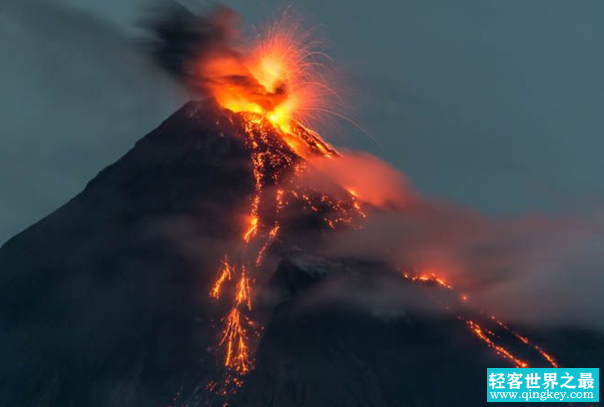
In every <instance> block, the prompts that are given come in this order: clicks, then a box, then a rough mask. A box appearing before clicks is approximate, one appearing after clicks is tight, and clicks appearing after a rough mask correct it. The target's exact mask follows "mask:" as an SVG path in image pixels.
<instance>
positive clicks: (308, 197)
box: [208, 112, 365, 397]
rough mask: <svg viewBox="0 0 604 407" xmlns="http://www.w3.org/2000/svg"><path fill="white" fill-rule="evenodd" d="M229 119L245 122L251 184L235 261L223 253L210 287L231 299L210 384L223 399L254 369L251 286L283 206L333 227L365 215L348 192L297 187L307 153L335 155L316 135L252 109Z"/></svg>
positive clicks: (232, 252) (277, 230)
mask: <svg viewBox="0 0 604 407" xmlns="http://www.w3.org/2000/svg"><path fill="white" fill-rule="evenodd" d="M233 120H234V121H235V120H242V122H243V131H242V133H241V136H242V137H243V141H244V144H245V146H246V148H247V150H248V152H249V153H250V156H251V172H252V174H253V180H254V185H253V191H252V193H251V196H250V198H249V199H250V201H249V209H248V211H249V212H247V213H249V215H248V216H247V217H246V219H245V221H244V222H242V230H241V235H240V236H241V237H240V240H238V242H237V243H235V244H234V245H233V247H232V248H231V250H230V251H229V252H230V255H229V258H231V259H233V258H237V261H236V262H229V258H227V257H226V256H225V259H224V261H223V263H222V265H221V266H220V269H219V271H218V275H217V278H216V280H215V282H214V284H213V285H212V287H211V288H210V291H209V295H210V297H211V298H213V299H215V300H221V302H222V301H223V299H224V300H225V301H230V307H229V308H228V309H229V311H228V313H226V315H225V316H224V317H223V318H222V324H223V327H222V331H221V335H220V340H219V349H220V353H219V354H220V355H221V358H222V357H223V359H222V361H223V362H222V365H223V367H224V372H223V374H224V377H223V379H222V380H221V381H219V382H218V384H216V383H214V384H213V385H211V386H209V387H208V390H209V391H212V392H213V393H214V394H216V395H219V396H224V397H226V396H228V395H229V394H230V393H231V392H233V391H235V390H236V389H237V388H238V387H240V386H241V385H242V384H243V379H244V376H245V375H246V374H247V373H249V372H250V371H251V370H252V369H253V368H254V363H253V347H254V343H255V340H256V339H257V338H258V337H259V336H260V332H261V326H259V325H258V324H256V323H255V322H254V321H253V319H252V318H253V315H252V285H253V282H254V276H255V275H257V273H258V272H260V270H261V267H262V264H263V261H264V259H265V257H266V254H267V252H268V251H269V248H270V247H271V245H272V244H273V243H274V242H275V241H276V240H277V238H278V236H279V233H281V232H282V230H283V229H284V225H282V220H283V219H282V218H284V219H287V216H292V215H291V213H289V214H284V213H283V212H284V209H285V208H286V207H287V206H288V205H291V204H292V203H293V202H295V203H297V204H298V206H297V208H300V209H303V208H310V210H311V211H312V212H313V213H314V212H317V215H318V219H320V220H321V221H322V222H323V224H324V225H325V226H326V227H331V228H334V229H335V228H336V227H337V226H338V225H340V224H346V225H348V224H350V223H352V222H353V220H354V219H356V218H361V217H364V216H365V214H364V213H363V212H362V210H361V205H360V203H359V202H358V201H357V199H356V198H355V197H354V196H353V195H352V194H350V193H349V192H348V191H346V190H342V191H341V193H340V195H341V197H340V198H339V199H335V198H332V197H330V196H328V195H325V194H321V193H319V192H317V191H315V190H313V189H312V188H310V187H307V186H301V185H300V184H301V182H300V177H301V175H303V174H304V172H305V170H306V168H307V166H306V161H305V158H306V157H308V156H309V155H318V156H321V157H329V158H337V157H338V154H337V152H336V151H335V150H334V149H332V148H331V147H330V146H329V145H328V144H327V143H325V142H324V141H323V140H322V139H321V138H320V137H319V136H318V135H317V134H316V133H314V132H312V131H310V130H308V129H306V128H304V127H303V126H302V125H300V124H298V123H295V122H291V123H290V124H288V126H287V129H288V131H289V133H286V132H285V131H284V127H282V126H276V125H274V124H273V123H271V122H270V121H268V120H267V119H266V118H265V117H264V116H262V115H259V114H255V113H250V112H245V113H241V114H238V115H235V116H233ZM313 208H314V209H313ZM315 209H316V211H315ZM300 215H304V214H303V213H302V214H300ZM357 215H358V216H357ZM294 216H299V215H294ZM304 216H306V215H304ZM227 294H228V295H227ZM225 297H226V298H225Z"/></svg>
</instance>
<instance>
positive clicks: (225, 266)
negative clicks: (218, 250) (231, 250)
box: [210, 256, 233, 299]
mask: <svg viewBox="0 0 604 407" xmlns="http://www.w3.org/2000/svg"><path fill="white" fill-rule="evenodd" d="M232 278H233V266H231V265H230V264H229V260H228V259H227V257H226V256H225V258H224V261H223V262H222V266H221V267H220V270H219V272H218V278H217V279H216V282H215V283H214V285H213V286H212V289H211V290H210V297H212V298H214V299H218V298H220V290H221V289H222V286H223V284H224V283H225V282H226V281H230V280H231V279H232Z"/></svg>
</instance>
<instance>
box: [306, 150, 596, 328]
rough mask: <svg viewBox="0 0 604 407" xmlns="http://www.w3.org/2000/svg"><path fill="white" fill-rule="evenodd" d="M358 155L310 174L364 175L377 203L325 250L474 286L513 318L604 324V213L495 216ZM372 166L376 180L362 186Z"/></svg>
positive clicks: (482, 301)
mask: <svg viewBox="0 0 604 407" xmlns="http://www.w3.org/2000/svg"><path fill="white" fill-rule="evenodd" d="M352 157H354V158H353V159H352V161H351V162H347V160H342V161H341V164H340V163H339V161H340V160H331V163H330V164H329V165H328V166H322V165H319V166H315V167H314V171H315V173H314V175H312V176H311V177H313V178H316V179H319V178H331V179H335V180H336V183H339V184H340V185H341V186H345V187H347V185H349V184H350V183H354V178H355V177H357V178H358V185H360V186H359V187H358V192H359V196H360V199H361V200H365V201H366V202H368V203H371V204H373V205H374V206H373V208H372V209H368V217H367V219H366V221H365V225H364V228H363V229H362V230H360V231H357V230H354V231H352V230H351V231H347V232H342V233H339V234H337V235H336V236H335V237H334V238H333V239H330V240H328V242H327V243H328V247H326V248H325V252H326V253H327V254H330V255H337V256H361V257H368V258H378V259H387V260H388V261H389V262H390V263H391V264H392V265H393V266H395V267H397V268H398V269H399V270H401V271H402V270H406V271H412V270H414V269H416V270H421V271H433V272H436V273H437V274H439V275H440V276H442V277H443V278H444V279H445V280H447V281H449V282H450V283H451V284H452V285H453V286H454V287H455V288H456V289H458V290H459V291H460V292H465V293H467V294H469V296H470V299H471V304H474V305H475V306H476V307H478V308H484V309H486V310H488V311H490V312H493V313H496V314H497V315H498V316H500V317H502V318H506V319H508V320H510V321H518V322H529V323H546V324H552V323H553V324H562V325H565V324H580V325H586V326H591V325H593V324H594V322H595V323H596V324H597V325H599V326H600V327H604V318H602V314H601V309H604V297H602V296H601V294H600V291H601V287H602V286H603V284H604V224H603V223H602V219H601V218H600V217H588V216H581V215H578V214H571V215H565V216H562V215H560V216H556V217H552V216H550V217H545V216H541V215H527V216H519V217H516V218H509V219H496V218H490V217H488V216H486V215H483V214H481V213H479V212H477V211H475V210H472V209H469V208H466V207H461V206H457V205H454V204H451V203H447V202H441V201H435V200H430V199H426V198H425V197H421V196H419V195H418V194H417V192H415V191H414V190H413V189H412V188H411V187H410V184H409V182H408V180H407V178H406V177H405V176H404V175H403V174H400V173H397V172H396V171H395V170H394V169H393V168H392V167H390V166H389V165H388V164H386V163H383V162H380V161H379V159H377V158H375V157H372V156H368V155H365V154H357V155H354V154H353V155H352ZM325 171H329V172H331V173H330V174H328V173H327V172H325ZM334 174H335V175H334ZM368 174H369V175H370V177H369V179H373V180H375V182H374V183H373V184H371V183H368V184H367V185H366V187H365V189H363V188H362V187H361V186H362V185H364V184H365V182H364V181H363V180H364V179H365V178H366V177H367V175H368ZM396 195H398V198H397V197H396ZM365 197H367V199H364V198H365ZM380 202H381V203H382V205H379V203H380ZM392 202H396V203H398V205H392Z"/></svg>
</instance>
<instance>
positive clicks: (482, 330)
mask: <svg viewBox="0 0 604 407" xmlns="http://www.w3.org/2000/svg"><path fill="white" fill-rule="evenodd" d="M403 277H404V278H405V279H406V280H409V281H412V282H419V283H430V284H434V285H437V286H440V287H442V288H445V289H447V290H451V291H453V287H452V286H451V285H450V284H449V283H447V282H446V281H445V280H444V279H443V278H441V277H439V276H438V275H437V274H436V273H433V272H430V273H427V272H423V273H414V274H411V273H409V272H403ZM458 299H459V300H460V301H461V302H467V301H468V296H467V295H466V294H461V295H459V296H458ZM444 308H445V309H446V310H447V311H450V312H451V310H452V307H451V306H449V305H445V306H444ZM481 313H482V311H481ZM456 317H457V318H458V319H459V320H461V321H463V322H464V323H465V324H466V325H467V326H468V328H469V329H470V332H472V333H473V334H474V335H475V336H476V337H477V338H478V339H480V340H481V341H482V342H484V343H485V344H486V345H487V346H488V347H489V348H491V349H493V350H494V351H495V352H496V353H497V354H498V355H500V356H502V357H504V358H505V359H507V360H509V361H511V362H512V363H513V364H514V365H515V366H516V367H529V364H528V362H526V361H525V360H523V359H521V358H520V357H518V356H515V355H514V354H513V353H512V352H511V351H510V350H508V349H506V348H505V347H504V346H502V345H499V344H497V343H496V342H495V339H494V338H496V337H497V335H496V334H495V333H494V332H493V331H492V330H489V329H488V328H486V327H484V326H482V325H480V324H479V323H478V322H476V321H474V320H470V319H466V318H464V317H462V316H461V315H456ZM491 320H492V321H493V322H494V323H496V324H497V325H498V326H499V327H501V328H503V329H504V330H505V331H507V332H508V333H509V334H511V335H512V336H513V337H514V338H516V339H517V340H519V341H520V342H521V343H522V344H524V345H526V346H528V347H531V348H533V349H534V350H536V351H537V352H538V353H539V354H540V355H541V357H543V359H544V360H546V361H547V362H548V363H549V364H550V365H551V366H552V367H555V368H558V367H560V365H559V364H558V362H557V361H556V359H555V358H554V357H553V356H552V355H550V354H549V353H547V352H546V351H545V350H543V349H542V348H541V347H540V346H539V345H537V344H535V343H533V342H532V341H530V340H529V339H528V338H527V337H525V336H523V335H520V334H519V333H517V332H516V331H514V330H512V329H511V328H510V327H509V326H507V325H506V324H505V323H503V322H502V321H500V320H498V319H497V318H495V317H494V316H491Z"/></svg>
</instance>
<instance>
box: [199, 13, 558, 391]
mask: <svg viewBox="0 0 604 407" xmlns="http://www.w3.org/2000/svg"><path fill="white" fill-rule="evenodd" d="M315 45H316V43H313V42H312V41H308V36H307V35H300V33H299V30H296V29H295V27H293V28H292V27H291V26H290V25H288V24H287V21H284V22H281V23H278V24H276V25H274V26H272V27H270V28H269V30H268V31H267V33H266V34H265V35H263V36H261V37H260V38H259V40H258V41H257V42H256V43H255V44H254V46H252V48H251V50H250V52H248V53H244V54H243V57H242V56H241V55H238V54H237V55H230V54H220V55H217V57H216V58H215V59H210V60H204V61H203V63H202V64H200V65H199V66H198V69H199V70H200V71H201V72H202V73H203V74H202V76H203V77H204V78H205V79H206V80H207V81H208V83H207V84H205V86H206V87H207V88H208V89H209V91H210V93H211V95H212V96H213V97H214V98H215V99H216V100H217V102H218V103H219V104H220V105H221V106H222V107H223V108H225V109H228V110H230V111H232V112H234V113H235V116H237V117H238V118H240V119H242V120H243V123H244V126H243V127H244V128H243V130H242V132H241V134H240V136H241V137H242V139H243V142H244V145H245V147H246V149H247V150H248V151H249V153H250V156H251V163H250V165H251V169H252V172H253V179H254V187H253V192H252V194H251V197H250V201H249V209H248V210H247V211H246V213H247V216H246V219H245V220H244V221H243V222H242V225H241V235H240V236H241V238H240V241H238V242H237V245H236V247H233V248H232V250H231V252H230V253H229V254H228V257H227V256H225V259H224V261H223V262H222V264H221V266H220V269H219V271H218V275H217V278H216V280H215V282H214V284H213V286H212V287H211V288H210V291H209V295H210V297H211V298H212V299H215V300H220V301H222V300H223V298H224V297H227V301H230V304H229V311H228V312H227V313H226V316H224V318H223V319H222V322H223V324H224V327H223V329H222V333H221V335H220V338H219V349H220V352H221V353H222V354H223V359H222V360H223V361H224V362H223V366H224V368H225V370H226V374H225V377H224V380H223V381H222V383H217V382H214V381H213V382H210V383H208V386H207V387H206V388H207V389H209V390H210V391H213V392H217V393H218V394H221V395H228V394H229V393H230V392H231V391H234V390H235V389H236V388H237V387H240V386H241V385H242V383H243V381H242V380H243V376H244V375H246V374H247V373H248V372H250V371H251V370H252V369H253V348H254V344H253V342H254V338H256V339H257V338H258V336H259V335H260V329H261V327H260V326H259V325H258V324H256V323H255V322H254V320H253V315H252V314H251V313H252V312H253V307H252V303H253V301H252V300H253V298H252V297H253V284H254V282H255V281H256V279H255V276H257V275H258V274H257V273H258V272H259V271H260V269H261V267H262V264H263V260H264V259H265V256H266V254H267V252H269V250H270V248H271V245H272V244H273V243H274V242H275V241H276V240H277V239H279V233H280V232H281V231H282V230H283V227H284V226H285V225H282V224H281V214H282V212H283V210H284V208H286V207H287V206H288V205H292V204H293V203H297V204H299V205H300V206H302V207H303V208H304V209H305V210H308V211H310V213H312V214H314V215H315V216H318V217H319V219H321V220H322V222H323V225H324V226H325V227H326V228H330V229H337V228H339V227H341V226H348V225H351V224H353V223H354V221H355V220H360V219H363V218H365V217H366V214H365V213H364V212H363V210H362V208H361V203H360V200H359V197H357V192H356V191H355V190H352V189H350V188H348V189H345V188H343V191H342V194H341V196H339V197H337V198H336V197H333V196H330V195H326V194H324V193H322V192H321V191H316V190H314V189H312V188H311V187H308V186H302V185H303V184H302V183H301V182H298V181H299V179H300V177H301V176H302V175H303V174H305V172H306V171H307V167H308V164H307V160H308V159H309V158H312V157H320V158H327V159H333V160H335V159H338V158H339V157H340V154H339V153H338V152H337V151H336V150H335V149H334V148H333V147H331V146H330V145H329V144H328V143H326V142H325V141H324V140H323V139H322V138H321V137H320V136H319V135H318V134H317V133H316V132H314V131H312V130H310V129H309V128H307V126H305V125H303V124H302V123H303V122H304V121H305V120H306V118H307V117H308V112H313V111H326V109H323V108H322V107H320V102H321V99H322V96H326V95H332V94H333V91H332V90H331V88H330V87H329V86H328V84H326V83H325V80H324V77H323V76H322V75H321V74H320V69H319V67H320V65H318V64H317V61H316V58H317V56H321V55H322V54H321V53H319V52H316V51H313V47H315ZM229 259H237V260H236V261H232V262H230V261H229ZM404 277H405V278H406V279H407V280H409V281H412V282H417V283H421V284H433V285H436V286H438V287H441V288H444V289H446V290H451V291H452V290H453V287H452V286H451V285H450V284H449V283H448V282H446V281H445V280H444V279H443V278H441V277H439V276H437V275H436V273H433V272H430V273H419V274H413V275H412V274H409V273H404ZM467 300H468V298H467V296H466V295H465V294H460V295H459V296H458V301H461V302H466V301H467ZM445 309H446V310H448V311H451V310H452V309H454V307H453V306H449V305H446V306H445ZM456 317H457V319H459V320H461V321H463V323H464V325H466V326H467V327H468V328H469V329H470V331H471V332H472V333H473V334H474V335H475V336H476V337H477V338H478V339H480V340H481V341H482V342H483V343H484V344H485V345H487V346H488V347H489V348H491V349H493V350H494V351H495V352H496V353H497V354H498V355H500V356H502V357H503V358H505V359H507V360H509V361H510V362H512V363H513V364H514V365H515V366H517V367H528V363H527V362H526V361H525V360H524V359H521V358H520V357H518V356H516V355H515V354H513V353H512V351H511V350H509V349H507V348H506V347H504V345H503V344H500V343H498V342H497V340H498V338H497V335H496V334H495V333H494V329H488V328H487V327H485V326H482V325H481V324H479V323H478V322H477V321H476V320H474V319H467V318H463V317H461V316H459V315H456ZM493 320H494V321H495V323H496V324H497V325H498V326H500V328H504V329H505V330H506V331H508V332H509V333H510V334H511V335H512V336H513V337H514V338H516V339H517V340H520V341H521V342H522V343H523V344H524V345H526V346H530V347H532V348H533V349H534V350H536V351H538V352H539V354H540V355H541V356H542V357H543V358H544V359H545V360H546V361H547V362H548V363H549V364H550V365H552V366H554V367H557V366H558V365H557V363H556V361H555V360H554V358H553V357H551V356H550V355H549V354H547V353H546V352H545V351H543V350H542V349H541V348H539V347H538V346H536V345H534V344H532V343H531V342H530V341H529V340H528V339H526V338H524V337H522V336H520V335H518V334H516V333H515V332H513V331H511V330H510V329H509V328H507V326H505V325H504V324H503V323H501V322H499V321H497V320H495V319H493Z"/></svg>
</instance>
